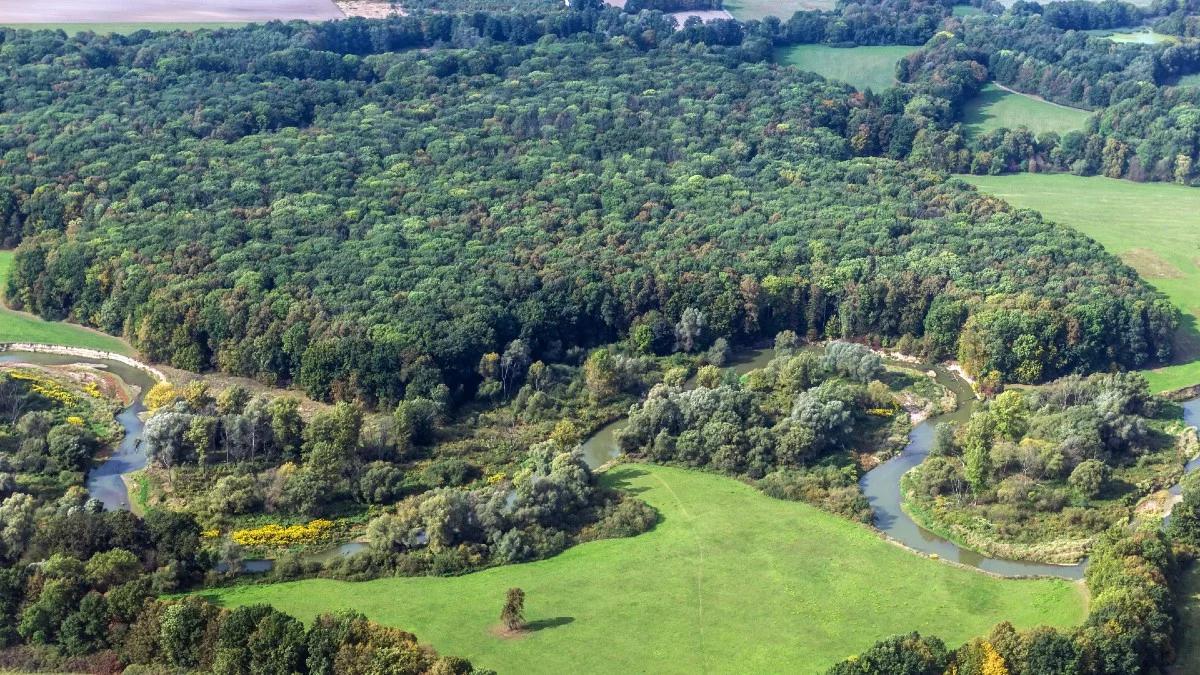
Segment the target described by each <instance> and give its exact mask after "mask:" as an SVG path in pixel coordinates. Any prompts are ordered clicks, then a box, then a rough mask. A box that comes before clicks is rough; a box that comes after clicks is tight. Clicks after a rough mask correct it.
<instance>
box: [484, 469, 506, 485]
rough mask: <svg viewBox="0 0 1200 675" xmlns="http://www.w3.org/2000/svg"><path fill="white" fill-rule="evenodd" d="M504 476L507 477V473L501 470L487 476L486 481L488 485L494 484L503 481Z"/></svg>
mask: <svg viewBox="0 0 1200 675" xmlns="http://www.w3.org/2000/svg"><path fill="white" fill-rule="evenodd" d="M505 478H508V475H507V474H505V473H504V472H503V471H501V472H500V473H494V474H492V475H490V476H488V477H487V483H488V485H495V484H496V483H503V482H504V479H505Z"/></svg>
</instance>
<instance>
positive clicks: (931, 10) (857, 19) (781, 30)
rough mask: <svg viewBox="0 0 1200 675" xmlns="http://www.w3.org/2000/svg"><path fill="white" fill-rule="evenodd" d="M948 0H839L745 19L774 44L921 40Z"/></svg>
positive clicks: (935, 25) (945, 13) (944, 13)
mask: <svg viewBox="0 0 1200 675" xmlns="http://www.w3.org/2000/svg"><path fill="white" fill-rule="evenodd" d="M953 5H954V2H953V0H875V1H872V2H846V1H845V0H843V1H841V2H838V6H837V8H836V9H833V10H811V11H799V12H796V13H795V14H793V15H792V16H791V17H788V18H786V21H781V20H780V19H776V18H775V17H768V18H767V19H766V20H764V21H763V22H762V23H761V24H759V23H753V24H751V28H750V32H751V33H752V34H754V35H761V36H763V37H765V38H766V39H769V40H770V41H771V42H772V43H773V44H775V45H789V44H831V45H836V46H842V47H854V46H856V45H896V44H899V45H921V44H924V43H925V42H926V41H927V40H929V38H931V37H933V34H934V32H936V31H937V29H938V25H939V24H940V23H941V22H942V20H943V19H945V18H946V17H948V16H950V14H951V8H952V7H953Z"/></svg>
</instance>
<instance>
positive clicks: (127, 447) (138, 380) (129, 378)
mask: <svg viewBox="0 0 1200 675" xmlns="http://www.w3.org/2000/svg"><path fill="white" fill-rule="evenodd" d="M18 362H19V363H30V364H37V365H43V366H65V365H70V364H73V363H81V364H85V365H88V366H91V367H93V368H97V369H100V370H105V371H108V372H110V373H112V374H113V375H116V376H117V377H119V378H121V379H122V380H123V381H124V382H125V384H126V385H127V386H129V387H130V388H131V389H132V390H133V391H132V392H131V393H132V395H133V401H132V403H130V405H128V406H127V407H126V408H125V409H124V410H122V411H121V412H120V413H118V414H117V422H118V423H120V425H121V428H123V429H124V430H125V435H124V436H123V437H122V438H121V442H120V443H119V444H118V445H117V447H116V449H114V450H113V452H112V454H111V455H109V456H108V457H107V458H106V459H105V460H103V461H102V462H100V464H99V465H97V466H96V467H94V468H93V469H92V470H91V471H90V472H89V473H88V475H87V490H88V494H90V495H91V496H92V497H95V498H96V499H99V500H100V501H101V502H103V503H104V508H106V509H128V508H129V492H128V490H127V489H126V488H125V481H124V480H122V479H121V476H122V474H127V473H130V472H133V471H137V470H138V469H141V468H142V467H144V466H146V453H145V452H143V451H142V447H141V443H142V420H141V418H140V417H139V415H140V414H141V413H142V412H143V411H144V410H145V409H146V407H145V405H143V402H142V399H143V397H145V395H146V392H147V391H149V390H150V387H153V386H154V383H155V379H154V378H153V377H151V376H150V374H149V373H147V372H145V371H143V370H141V369H140V368H135V367H133V366H130V365H128V364H125V363H120V362H117V361H108V360H104V359H92V358H81V357H78V356H68V355H65V354H47V353H41V352H38V353H33V352H19V351H13V352H0V363H18Z"/></svg>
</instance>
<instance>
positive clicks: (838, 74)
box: [775, 45, 916, 92]
mask: <svg viewBox="0 0 1200 675" xmlns="http://www.w3.org/2000/svg"><path fill="white" fill-rule="evenodd" d="M915 49H916V47H903V46H900V47H854V48H852V49H843V48H840V47H829V46H827V45H795V46H792V47H785V48H782V49H779V50H777V51H776V54H775V60H776V61H778V62H780V63H786V64H788V65H792V66H796V67H797V68H799V69H801V70H810V71H812V72H814V73H818V74H820V75H822V76H824V77H826V78H828V79H830V80H841V81H842V82H846V83H849V84H852V85H854V86H855V87H856V88H858V89H872V90H874V91H876V92H881V91H883V90H884V89H887V88H888V87H891V86H892V85H894V84H895V82H896V62H897V61H899V60H900V59H902V58H904V57H905V56H906V55H908V54H910V53H912V52H913V51H914V50H915Z"/></svg>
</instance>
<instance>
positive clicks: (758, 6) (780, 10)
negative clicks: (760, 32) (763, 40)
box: [724, 0, 837, 21]
mask: <svg viewBox="0 0 1200 675" xmlns="http://www.w3.org/2000/svg"><path fill="white" fill-rule="evenodd" d="M835 5H837V2H835V0H782V1H780V0H725V4H724V7H725V9H726V10H728V11H729V13H730V14H732V15H733V18H735V19H737V20H738V21H750V20H752V19H758V20H760V21H761V20H762V19H765V18H767V17H768V16H777V17H779V18H780V19H782V20H784V21H787V20H788V19H790V18H792V15H793V14H795V13H796V12H799V11H802V10H811V9H825V10H830V9H833V8H834V6H835Z"/></svg>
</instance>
